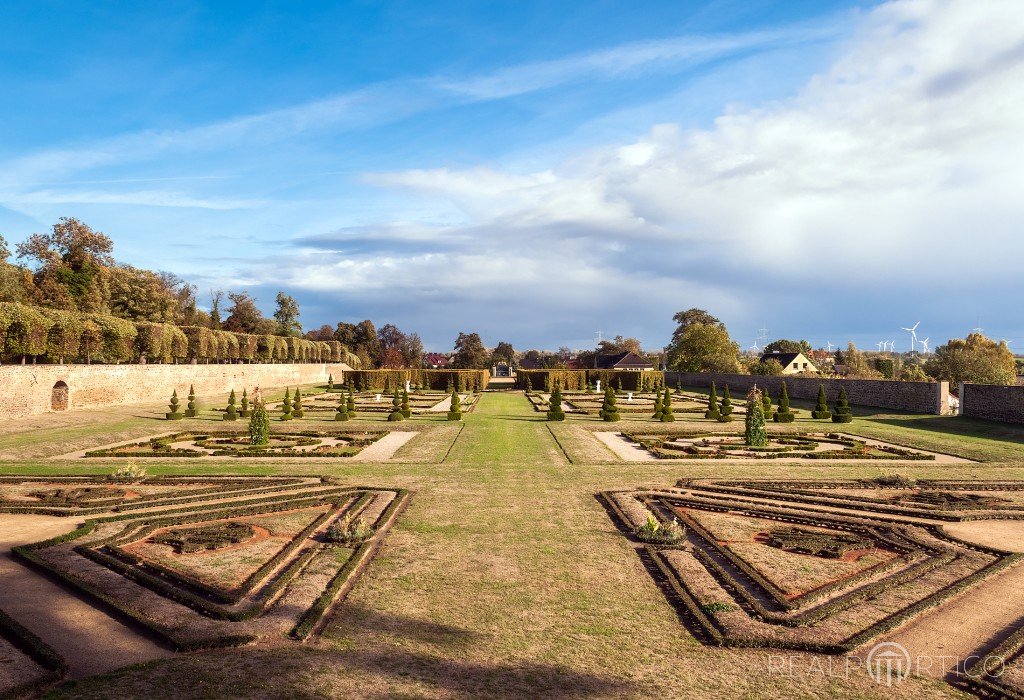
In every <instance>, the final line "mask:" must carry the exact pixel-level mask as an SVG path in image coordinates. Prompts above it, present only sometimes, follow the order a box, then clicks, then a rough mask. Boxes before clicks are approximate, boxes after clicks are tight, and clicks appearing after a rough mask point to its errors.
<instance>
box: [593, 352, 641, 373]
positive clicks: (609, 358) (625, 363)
mask: <svg viewBox="0 0 1024 700" xmlns="http://www.w3.org/2000/svg"><path fill="white" fill-rule="evenodd" d="M594 364H595V369H607V370H624V371H626V372H648V371H651V370H653V369H654V365H652V364H651V363H650V362H648V361H647V360H645V359H644V358H642V357H640V356H639V355H637V354H636V353H635V352H619V353H616V354H614V355H598V356H597V357H596V358H595V360H594Z"/></svg>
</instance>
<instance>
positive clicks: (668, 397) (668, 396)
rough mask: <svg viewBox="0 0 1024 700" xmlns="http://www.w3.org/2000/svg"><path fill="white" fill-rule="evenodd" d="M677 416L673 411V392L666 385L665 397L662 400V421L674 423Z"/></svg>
mask: <svg viewBox="0 0 1024 700" xmlns="http://www.w3.org/2000/svg"><path fill="white" fill-rule="evenodd" d="M675 419H676V416H675V414H674V413H672V392H671V391H669V389H668V387H665V398H664V399H662V401H661V422H662V423H672V422H673V421H675Z"/></svg>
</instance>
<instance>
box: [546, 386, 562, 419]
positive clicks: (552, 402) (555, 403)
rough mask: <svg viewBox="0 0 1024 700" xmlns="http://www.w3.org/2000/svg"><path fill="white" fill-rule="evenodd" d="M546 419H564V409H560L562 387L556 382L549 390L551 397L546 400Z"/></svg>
mask: <svg viewBox="0 0 1024 700" xmlns="http://www.w3.org/2000/svg"><path fill="white" fill-rule="evenodd" d="M548 420H565V411H563V410H562V389H561V388H560V387H559V386H558V384H555V388H554V389H552V390H551V398H550V399H549V400H548Z"/></svg>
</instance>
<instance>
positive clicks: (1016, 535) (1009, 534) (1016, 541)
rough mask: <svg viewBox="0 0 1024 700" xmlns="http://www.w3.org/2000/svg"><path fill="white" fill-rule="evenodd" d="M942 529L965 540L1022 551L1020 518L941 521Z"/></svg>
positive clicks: (1023, 529) (1023, 524) (1023, 536)
mask: <svg viewBox="0 0 1024 700" xmlns="http://www.w3.org/2000/svg"><path fill="white" fill-rule="evenodd" d="M942 529H943V530H945V531H946V532H948V533H949V534H950V535H951V536H953V537H956V538H957V539H961V540H964V541H965V542H973V543H975V544H981V545H985V546H987V547H995V548H996V549H1005V550H1006V551H1008V552H1024V521H1022V520H968V521H966V522H962V523H943V525H942Z"/></svg>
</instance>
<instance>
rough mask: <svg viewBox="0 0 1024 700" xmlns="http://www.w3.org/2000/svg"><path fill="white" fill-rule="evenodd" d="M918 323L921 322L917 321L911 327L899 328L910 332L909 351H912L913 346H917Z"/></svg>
mask: <svg viewBox="0 0 1024 700" xmlns="http://www.w3.org/2000/svg"><path fill="white" fill-rule="evenodd" d="M920 325H921V322H920V321H918V322H917V323H915V324H914V325H913V327H912V328H900V330H904V331H907V332H908V333H910V352H914V348H916V347H917V327H918V326H920Z"/></svg>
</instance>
